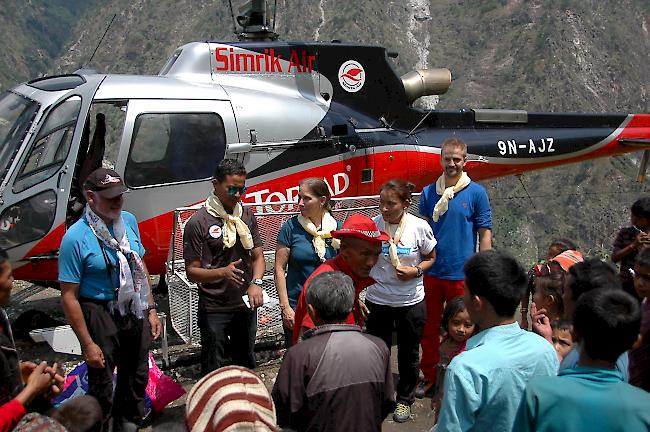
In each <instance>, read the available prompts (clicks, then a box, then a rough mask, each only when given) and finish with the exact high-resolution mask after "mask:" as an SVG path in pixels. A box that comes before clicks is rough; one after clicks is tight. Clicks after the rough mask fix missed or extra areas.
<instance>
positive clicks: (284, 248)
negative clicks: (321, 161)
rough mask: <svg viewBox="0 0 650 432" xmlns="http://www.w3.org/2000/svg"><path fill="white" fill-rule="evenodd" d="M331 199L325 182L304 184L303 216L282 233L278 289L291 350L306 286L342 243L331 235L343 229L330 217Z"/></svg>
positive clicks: (301, 190)
mask: <svg viewBox="0 0 650 432" xmlns="http://www.w3.org/2000/svg"><path fill="white" fill-rule="evenodd" d="M330 199H331V194H330V191H329V188H328V187H327V184H326V183H325V182H324V181H323V180H322V179H319V178H315V177H310V178H306V179H304V180H302V181H301V182H300V185H299V189H298V208H299V209H300V214H299V215H296V216H294V217H292V218H291V219H289V220H288V221H286V222H285V223H284V225H282V228H280V232H279V233H278V243H277V247H276V249H275V287H276V289H277V290H278V297H279V298H280V309H281V310H282V324H283V326H284V335H285V340H286V346H287V347H289V346H290V345H291V336H292V332H293V320H294V310H295V308H296V304H297V303H298V297H300V292H301V291H302V286H303V285H304V283H305V281H306V280H307V278H308V277H309V275H311V274H312V272H313V271H314V270H315V269H316V267H318V266H319V265H320V264H321V263H323V262H325V261H326V260H328V259H330V258H333V257H334V256H336V254H337V252H338V241H337V240H336V239H333V238H332V237H331V236H330V232H331V231H334V230H337V229H339V228H340V227H341V223H340V222H338V221H337V220H336V219H334V217H333V216H332V215H331V214H330V209H331V208H330ZM287 267H288V268H287Z"/></svg>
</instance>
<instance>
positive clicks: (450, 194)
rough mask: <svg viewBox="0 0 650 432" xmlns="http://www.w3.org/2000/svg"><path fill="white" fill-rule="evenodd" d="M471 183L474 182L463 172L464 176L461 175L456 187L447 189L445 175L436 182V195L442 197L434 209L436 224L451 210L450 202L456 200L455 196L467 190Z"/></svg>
mask: <svg viewBox="0 0 650 432" xmlns="http://www.w3.org/2000/svg"><path fill="white" fill-rule="evenodd" d="M471 181H472V180H471V179H470V178H469V176H468V175H467V173H466V172H463V174H461V176H460V178H459V179H458V182H457V183H456V184H455V185H454V186H450V187H448V188H446V187H445V175H444V174H443V175H441V176H440V177H438V180H436V193H437V194H438V195H442V196H441V197H440V199H439V200H438V202H437V203H436V205H435V207H434V208H433V216H432V218H433V221H434V222H438V219H440V216H442V215H443V214H445V212H446V211H447V209H448V208H449V200H450V199H453V198H454V194H457V193H458V192H460V191H462V190H463V189H465V188H466V187H467V185H469V183H470V182H471Z"/></svg>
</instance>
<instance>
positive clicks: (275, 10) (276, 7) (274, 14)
mask: <svg viewBox="0 0 650 432" xmlns="http://www.w3.org/2000/svg"><path fill="white" fill-rule="evenodd" d="M277 12H278V0H275V2H273V31H274V32H275V21H276V20H275V16H276V14H277Z"/></svg>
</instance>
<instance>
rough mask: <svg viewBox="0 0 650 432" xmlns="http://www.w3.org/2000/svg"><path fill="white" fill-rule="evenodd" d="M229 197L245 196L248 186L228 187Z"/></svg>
mask: <svg viewBox="0 0 650 432" xmlns="http://www.w3.org/2000/svg"><path fill="white" fill-rule="evenodd" d="M227 192H228V195H237V193H239V195H244V193H245V192H246V186H242V187H237V186H228V188H227Z"/></svg>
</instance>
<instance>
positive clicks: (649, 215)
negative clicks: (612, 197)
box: [612, 196, 650, 299]
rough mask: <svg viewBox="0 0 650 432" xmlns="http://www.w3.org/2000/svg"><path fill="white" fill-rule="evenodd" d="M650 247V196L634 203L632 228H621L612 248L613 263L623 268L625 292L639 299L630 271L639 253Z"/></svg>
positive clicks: (631, 211)
mask: <svg viewBox="0 0 650 432" xmlns="http://www.w3.org/2000/svg"><path fill="white" fill-rule="evenodd" d="M648 246H650V196H648V197H643V198H640V199H638V200H636V201H635V202H634V204H632V207H631V208H630V226H629V227H624V228H621V229H620V230H619V232H618V234H616V239H615V240H614V245H613V246H612V261H613V262H614V263H619V264H620V267H621V271H620V273H619V274H620V278H621V283H622V284H623V289H624V290H625V292H627V293H629V294H631V295H632V296H633V297H635V298H637V299H638V296H637V294H636V290H635V289H634V280H633V278H632V275H631V274H630V270H631V269H632V268H634V261H635V259H636V257H637V255H638V254H639V252H641V251H643V250H645V249H646V248H648Z"/></svg>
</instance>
